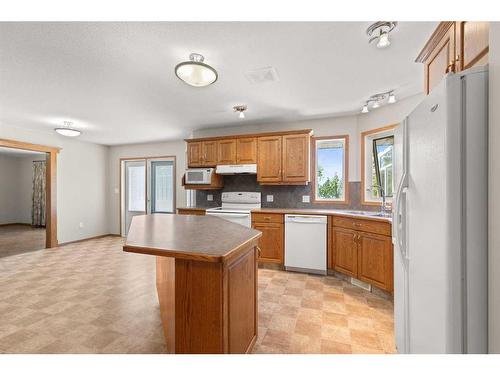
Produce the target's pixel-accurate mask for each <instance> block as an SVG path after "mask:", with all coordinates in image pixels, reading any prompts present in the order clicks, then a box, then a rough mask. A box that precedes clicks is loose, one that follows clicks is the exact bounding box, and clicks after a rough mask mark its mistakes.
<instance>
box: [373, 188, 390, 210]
mask: <svg viewBox="0 0 500 375" xmlns="http://www.w3.org/2000/svg"><path fill="white" fill-rule="evenodd" d="M372 189H377V190H378V191H379V193H380V197H381V198H382V205H381V206H380V213H381V214H382V215H383V216H385V215H388V214H389V213H390V209H389V207H388V206H387V196H386V195H385V190H384V188H383V187H382V186H379V185H372Z"/></svg>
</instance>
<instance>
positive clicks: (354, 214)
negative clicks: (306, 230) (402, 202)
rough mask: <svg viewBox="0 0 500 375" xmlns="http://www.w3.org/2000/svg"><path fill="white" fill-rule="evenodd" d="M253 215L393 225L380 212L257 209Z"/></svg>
mask: <svg viewBox="0 0 500 375" xmlns="http://www.w3.org/2000/svg"><path fill="white" fill-rule="evenodd" d="M252 213H263V214H287V215H294V214H295V215H325V216H344V217H351V218H354V219H365V220H373V221H382V222H386V223H391V222H392V218H391V217H390V216H377V214H378V212H369V211H354V210H329V209H316V208H256V209H253V210H252Z"/></svg>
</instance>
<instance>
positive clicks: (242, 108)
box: [233, 105, 247, 119]
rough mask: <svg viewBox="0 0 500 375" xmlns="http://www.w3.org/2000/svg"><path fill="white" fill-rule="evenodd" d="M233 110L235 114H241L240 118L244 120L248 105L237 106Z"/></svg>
mask: <svg viewBox="0 0 500 375" xmlns="http://www.w3.org/2000/svg"><path fill="white" fill-rule="evenodd" d="M233 110H234V111H235V112H239V115H238V117H239V118H241V119H243V118H245V111H246V110H247V106H246V105H235V106H234V107H233Z"/></svg>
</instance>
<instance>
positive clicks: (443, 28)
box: [416, 21, 489, 94]
mask: <svg viewBox="0 0 500 375" xmlns="http://www.w3.org/2000/svg"><path fill="white" fill-rule="evenodd" d="M488 51H489V23H488V22H465V21H457V22H441V23H440V24H439V26H438V27H437V28H436V30H435V31H434V33H433V34H432V35H431V37H430V39H429V40H428V42H427V43H426V45H425V46H424V48H423V49H422V51H421V52H420V54H419V55H418V56H417V59H416V62H421V63H423V64H424V87H425V92H426V93H427V94H428V93H429V92H430V91H431V90H432V89H433V88H434V87H435V86H436V85H437V84H438V83H439V82H440V81H441V79H443V77H444V76H445V75H446V73H448V72H459V71H462V70H464V69H468V68H471V67H473V66H476V65H485V64H487V63H488Z"/></svg>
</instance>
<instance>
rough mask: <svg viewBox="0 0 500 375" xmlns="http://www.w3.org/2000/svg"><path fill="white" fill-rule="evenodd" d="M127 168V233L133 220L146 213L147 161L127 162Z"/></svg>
mask: <svg viewBox="0 0 500 375" xmlns="http://www.w3.org/2000/svg"><path fill="white" fill-rule="evenodd" d="M124 167H125V181H124V185H125V186H124V187H125V215H124V216H125V223H124V224H125V233H124V234H127V233H128V229H129V227H130V223H131V222H132V218H133V217H134V216H136V215H144V214H145V213H146V160H127V161H125V164H124Z"/></svg>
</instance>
